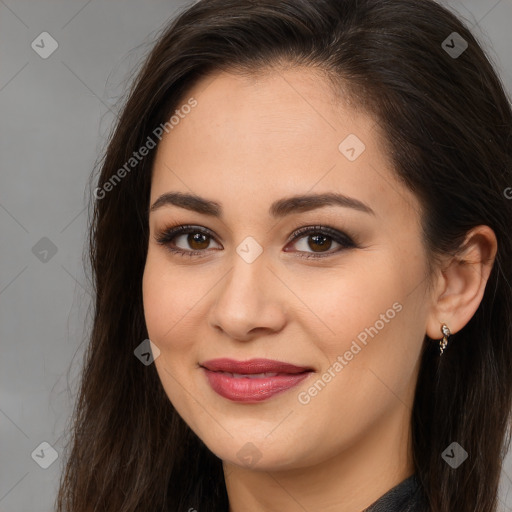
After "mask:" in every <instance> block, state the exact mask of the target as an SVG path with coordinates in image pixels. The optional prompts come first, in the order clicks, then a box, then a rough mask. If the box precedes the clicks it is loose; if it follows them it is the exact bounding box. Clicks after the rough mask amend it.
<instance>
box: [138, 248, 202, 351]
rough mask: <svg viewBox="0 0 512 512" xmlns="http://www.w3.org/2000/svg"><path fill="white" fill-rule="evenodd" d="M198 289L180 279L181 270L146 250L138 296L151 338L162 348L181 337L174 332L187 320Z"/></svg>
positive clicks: (198, 291)
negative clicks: (140, 289) (140, 297)
mask: <svg viewBox="0 0 512 512" xmlns="http://www.w3.org/2000/svg"><path fill="white" fill-rule="evenodd" d="M173 269H174V270H173ZM198 284H199V283H198ZM200 292H201V290H199V289H198V288H197V287H195V286H193V284H192V283H191V282H190V280H188V279H185V278H184V275H183V272H181V273H180V271H179V269H178V268H177V267H175V266H174V267H173V266H172V265H170V264H169V262H167V261H166V259H165V257H162V256H161V255H158V254H152V253H151V250H150V251H149V253H148V257H147V260H146V266H145V268H144V275H143V279H142V295H143V304H144V317H145V320H146V327H147V330H148V334H149V338H150V339H151V341H153V342H154V343H156V344H157V345H158V346H159V347H160V348H163V347H165V346H167V345H169V342H170V340H176V341H178V342H179V341H180V340H182V338H183V336H177V334H178V332H179V331H181V332H182V331H183V329H184V328H185V327H186V325H187V323H188V322H189V316H190V312H191V311H192V309H193V307H194V304H197V302H198V294H200ZM185 338H186V337H185ZM173 343H175V341H173Z"/></svg>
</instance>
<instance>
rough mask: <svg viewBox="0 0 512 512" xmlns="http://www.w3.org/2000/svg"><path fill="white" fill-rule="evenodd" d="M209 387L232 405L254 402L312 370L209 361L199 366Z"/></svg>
mask: <svg viewBox="0 0 512 512" xmlns="http://www.w3.org/2000/svg"><path fill="white" fill-rule="evenodd" d="M200 367H201V368H202V369H203V371H204V373H205V375H206V378H207V380H208V383H209V384H210V387H211V388H212V389H213V391H215V392H216V393H217V394H219V395H220V396H222V397H224V398H227V399H228V400H231V401H234V402H246V403H256V402H261V401H263V400H267V399H268V398H270V397H272V396H274V395H276V394H278V393H281V392H284V391H287V390H289V389H291V388H292V387H295V386H296V385H298V384H299V383H300V382H302V381H303V380H304V379H306V378H307V377H309V376H310V375H311V374H312V373H314V370H313V369H312V368H310V367H304V366H297V365H293V364H290V363H285V362H282V361H275V360H271V359H251V360H249V361H235V360H233V359H227V358H223V359H213V360H210V361H205V362H203V363H201V364H200Z"/></svg>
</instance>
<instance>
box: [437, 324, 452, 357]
mask: <svg viewBox="0 0 512 512" xmlns="http://www.w3.org/2000/svg"><path fill="white" fill-rule="evenodd" d="M441 332H442V333H443V339H442V340H441V341H440V342H439V347H440V349H441V354H440V355H443V351H444V349H445V348H446V345H448V336H450V334H451V332H450V329H448V326H447V325H446V324H443V325H441Z"/></svg>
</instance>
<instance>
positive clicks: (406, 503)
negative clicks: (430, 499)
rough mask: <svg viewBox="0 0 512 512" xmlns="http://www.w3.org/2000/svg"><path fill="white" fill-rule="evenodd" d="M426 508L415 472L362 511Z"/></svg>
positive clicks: (403, 511)
mask: <svg viewBox="0 0 512 512" xmlns="http://www.w3.org/2000/svg"><path fill="white" fill-rule="evenodd" d="M423 510H426V508H425V501H424V498H423V495H422V492H421V488H420V485H419V482H418V480H417V478H416V474H413V475H411V476H410V477H409V478H406V479H405V480H403V481H402V482H400V483H399V484H397V485H395V487H393V488H392V489H390V490H389V491H388V492H387V493H386V494H384V495H383V496H381V497H380V498H379V499H378V500H377V501H374V502H373V503H372V504H371V505H370V506H369V507H367V508H365V509H364V510H363V511H362V512H419V511H423Z"/></svg>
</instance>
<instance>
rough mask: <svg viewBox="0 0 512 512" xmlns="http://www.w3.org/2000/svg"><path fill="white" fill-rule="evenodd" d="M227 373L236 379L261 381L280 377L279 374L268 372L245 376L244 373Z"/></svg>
mask: <svg viewBox="0 0 512 512" xmlns="http://www.w3.org/2000/svg"><path fill="white" fill-rule="evenodd" d="M223 373H227V374H228V375H231V376H232V377H234V378H235V379H242V378H246V379H261V378H263V377H275V376H276V375H279V374H278V373H274V372H266V373H250V374H244V373H229V372H223Z"/></svg>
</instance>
